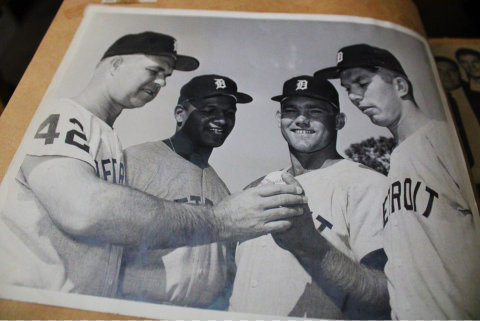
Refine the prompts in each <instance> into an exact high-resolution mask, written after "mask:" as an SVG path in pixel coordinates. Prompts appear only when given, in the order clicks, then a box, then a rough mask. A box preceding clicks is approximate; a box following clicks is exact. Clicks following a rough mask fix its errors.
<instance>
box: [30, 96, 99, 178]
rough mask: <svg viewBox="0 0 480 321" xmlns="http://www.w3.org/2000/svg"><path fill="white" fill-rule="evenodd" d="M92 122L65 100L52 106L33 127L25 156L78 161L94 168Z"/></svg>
mask: <svg viewBox="0 0 480 321" xmlns="http://www.w3.org/2000/svg"><path fill="white" fill-rule="evenodd" d="M91 122H92V119H91V117H89V114H88V112H83V111H82V110H80V109H79V108H77V107H76V106H73V105H72V104H70V103H69V102H68V101H67V100H61V101H59V102H56V106H55V108H50V112H49V113H47V114H46V115H45V116H44V117H43V118H41V119H40V121H39V122H38V123H37V128H36V129H35V133H34V134H32V135H31V136H30V137H28V138H27V139H28V142H29V145H28V147H27V153H26V154H27V155H31V156H62V157H70V158H75V159H79V160H82V161H85V162H87V163H89V164H90V165H91V166H93V167H94V168H95V161H94V159H95V158H94V156H92V153H94V150H92V148H91V143H92V142H93V141H95V140H96V139H99V137H97V138H95V137H93V136H94V132H92V128H91V127H92V124H91Z"/></svg>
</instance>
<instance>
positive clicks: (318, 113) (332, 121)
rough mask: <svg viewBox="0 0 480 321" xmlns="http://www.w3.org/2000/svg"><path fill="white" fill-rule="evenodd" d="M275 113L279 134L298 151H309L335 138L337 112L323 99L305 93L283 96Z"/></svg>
mask: <svg viewBox="0 0 480 321" xmlns="http://www.w3.org/2000/svg"><path fill="white" fill-rule="evenodd" d="M278 115H279V118H280V130H281V132H282V135H283V137H284V138H285V140H286V141H287V143H288V145H289V146H290V147H291V148H293V149H294V150H296V151H298V152H303V153H312V152H315V151H318V150H321V149H323V148H325V147H326V146H329V145H330V144H331V143H332V142H335V139H336V137H337V129H336V116H337V115H338V112H337V111H336V110H335V107H333V105H332V104H330V103H329V102H327V101H324V100H320V99H316V98H311V97H306V96H292V97H287V98H285V99H284V100H283V101H282V102H281V111H280V113H279V114H278Z"/></svg>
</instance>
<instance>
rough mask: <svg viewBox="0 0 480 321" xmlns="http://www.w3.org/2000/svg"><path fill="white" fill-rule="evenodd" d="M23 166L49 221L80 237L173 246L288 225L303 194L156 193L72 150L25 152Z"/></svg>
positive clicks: (287, 189) (290, 189)
mask: <svg viewBox="0 0 480 321" xmlns="http://www.w3.org/2000/svg"><path fill="white" fill-rule="evenodd" d="M21 169H22V171H23V174H24V176H25V178H26V180H27V182H28V184H29V186H30V188H31V189H32V191H33V193H34V194H35V195H36V196H37V198H38V199H39V201H40V202H41V203H42V205H43V206H44V207H45V209H46V210H47V211H48V213H49V215H50V217H51V219H52V220H53V222H54V223H55V224H56V225H57V226H58V227H59V228H60V229H61V230H63V231H64V232H65V233H67V234H70V235H73V236H75V237H78V238H86V239H93V240H98V241H103V242H107V243H113V244H119V245H126V246H138V245H140V244H145V245H146V246H148V247H151V248H171V247H179V246H184V245H196V244H205V243H209V242H215V241H223V240H236V239H237V238H242V239H243V238H248V237H256V236H258V235H262V234H265V233H269V232H272V231H276V230H284V229H286V228H287V227H289V226H290V222H289V221H287V220H285V218H288V217H291V216H294V215H298V214H299V213H300V211H299V210H295V209H289V208H285V207H281V208H279V206H284V205H289V204H296V203H297V204H298V203H302V202H305V198H304V197H303V196H301V195H299V194H300V193H301V191H300V190H299V188H298V187H296V186H292V185H290V186H277V187H274V186H270V187H263V188H262V187H259V188H256V189H250V190H248V191H245V192H242V193H237V194H233V195H230V196H228V197H226V198H225V199H224V200H223V201H222V202H220V203H219V204H217V205H216V206H214V207H209V206H195V205H190V204H181V203H175V202H170V201H166V200H162V199H158V198H156V197H154V196H151V195H148V194H146V193H143V192H141V191H138V190H135V189H132V188H129V187H126V186H122V185H116V184H111V183H108V182H106V181H104V180H102V179H99V178H98V177H97V176H96V174H95V171H94V169H93V167H92V166H91V165H89V164H88V163H86V162H83V161H80V160H78V159H74V158H69V157H45V156H42V157H36V156H27V157H26V159H25V161H24V163H23V164H22V168H21Z"/></svg>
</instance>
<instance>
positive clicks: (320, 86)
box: [272, 76, 340, 110]
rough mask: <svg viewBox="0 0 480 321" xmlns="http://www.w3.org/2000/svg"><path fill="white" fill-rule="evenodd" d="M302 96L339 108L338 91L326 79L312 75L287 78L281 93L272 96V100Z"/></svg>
mask: <svg viewBox="0 0 480 321" xmlns="http://www.w3.org/2000/svg"><path fill="white" fill-rule="evenodd" d="M295 96H304V97H311V98H316V99H320V100H325V101H327V102H329V103H331V104H332V105H333V106H334V107H335V108H336V109H337V110H340V107H339V106H340V104H339V101H338V92H337V90H336V89H335V87H334V86H333V85H332V84H331V83H330V82H329V81H328V80H326V79H323V78H319V77H318V78H314V77H312V76H298V77H294V78H291V79H289V80H287V81H286V82H285V83H284V84H283V94H282V95H278V96H275V97H272V100H275V101H282V100H283V99H284V98H286V97H295Z"/></svg>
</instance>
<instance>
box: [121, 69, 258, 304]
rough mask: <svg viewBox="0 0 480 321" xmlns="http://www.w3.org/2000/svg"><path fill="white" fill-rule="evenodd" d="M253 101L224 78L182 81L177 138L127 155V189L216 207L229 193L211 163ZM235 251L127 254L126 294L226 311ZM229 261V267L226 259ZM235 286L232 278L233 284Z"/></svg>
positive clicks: (207, 248) (202, 248)
mask: <svg viewBox="0 0 480 321" xmlns="http://www.w3.org/2000/svg"><path fill="white" fill-rule="evenodd" d="M251 101H252V97H250V96H249V95H247V94H244V93H241V92H238V91H237V85H236V83H235V82H234V81H233V80H231V79H230V78H227V77H225V76H220V75H202V76H197V77H194V78H193V79H191V80H190V81H189V82H188V83H187V84H185V85H184V86H183V87H182V89H181V91H180V97H179V99H178V104H177V106H176V107H175V120H176V122H177V128H176V132H175V134H174V135H173V136H172V137H170V138H168V139H165V140H163V141H155V142H149V143H144V144H140V145H137V146H133V147H130V148H128V149H127V150H126V151H125V157H126V161H127V169H128V171H127V173H128V182H129V184H130V186H132V187H134V188H137V189H139V190H141V191H144V192H146V193H149V194H151V195H154V196H157V197H159V198H162V199H166V200H171V201H175V202H179V203H190V204H195V205H198V204H206V205H213V204H216V203H218V202H219V201H221V200H222V199H223V198H225V197H226V196H227V195H228V194H229V191H228V189H227V187H226V186H225V184H224V183H223V181H222V180H221V179H220V178H219V177H218V175H217V173H215V170H214V169H213V168H212V167H211V166H210V165H209V164H208V160H209V158H210V155H211V153H212V151H213V149H214V148H216V147H220V146H222V144H223V143H224V142H225V140H226V138H227V137H228V135H229V134H230V132H231V131H232V129H233V127H234V125H235V113H236V111H237V108H236V104H237V103H238V104H244V103H249V102H251ZM233 255H234V254H233V253H227V246H226V244H225V243H211V244H206V245H199V246H194V247H179V248H176V249H172V248H170V249H165V250H146V249H131V250H128V251H126V254H125V260H124V266H123V270H122V273H123V276H122V278H121V280H122V281H121V284H120V291H121V296H122V297H125V298H131V299H136V300H146V301H151V302H155V303H167V304H175V305H182V306H194V307H214V308H225V307H226V303H227V302H228V297H224V296H222V293H223V292H224V291H226V289H227V279H228V277H229V275H232V274H233V271H232V270H231V269H230V271H227V265H228V264H230V265H231V266H233V264H234V262H233ZM228 259H230V262H228ZM230 282H231V281H230Z"/></svg>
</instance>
